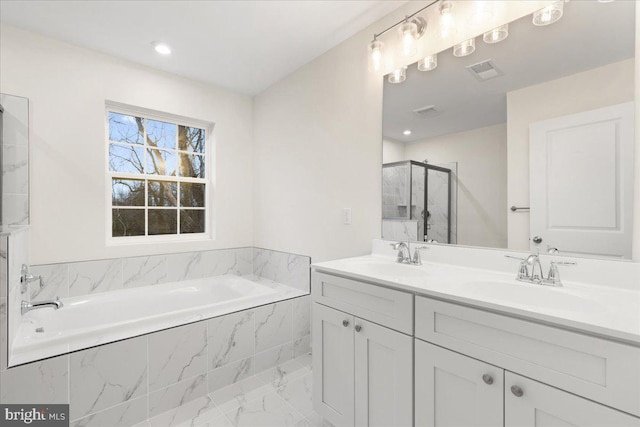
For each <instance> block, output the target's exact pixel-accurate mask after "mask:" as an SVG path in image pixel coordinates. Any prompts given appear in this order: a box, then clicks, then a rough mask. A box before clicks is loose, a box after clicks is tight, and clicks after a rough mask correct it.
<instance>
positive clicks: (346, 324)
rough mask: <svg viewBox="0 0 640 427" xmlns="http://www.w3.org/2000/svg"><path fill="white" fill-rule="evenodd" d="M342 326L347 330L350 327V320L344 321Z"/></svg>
mask: <svg viewBox="0 0 640 427" xmlns="http://www.w3.org/2000/svg"><path fill="white" fill-rule="evenodd" d="M342 326H344V327H345V328H346V327H347V326H349V321H348V320H343V321H342Z"/></svg>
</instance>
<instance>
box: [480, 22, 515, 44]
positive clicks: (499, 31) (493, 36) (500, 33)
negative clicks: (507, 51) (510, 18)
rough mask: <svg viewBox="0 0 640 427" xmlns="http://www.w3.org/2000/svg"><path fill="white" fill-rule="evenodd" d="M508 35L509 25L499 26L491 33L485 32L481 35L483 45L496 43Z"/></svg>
mask: <svg viewBox="0 0 640 427" xmlns="http://www.w3.org/2000/svg"><path fill="white" fill-rule="evenodd" d="M508 35H509V24H504V25H501V26H499V27H497V28H494V29H493V30H491V31H487V32H486V33H484V34H483V35H482V40H484V42H485V43H498V42H501V41H502V40H504V39H506V38H507V36H508Z"/></svg>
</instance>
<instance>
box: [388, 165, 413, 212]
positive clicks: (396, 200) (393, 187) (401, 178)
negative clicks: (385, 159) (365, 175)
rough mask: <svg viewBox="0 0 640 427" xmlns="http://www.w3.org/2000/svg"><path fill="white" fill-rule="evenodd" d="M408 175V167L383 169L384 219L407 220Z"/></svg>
mask: <svg viewBox="0 0 640 427" xmlns="http://www.w3.org/2000/svg"><path fill="white" fill-rule="evenodd" d="M408 173H409V167H408V165H401V166H395V167H385V168H383V169H382V218H407V203H408V200H407V197H408V195H409V191H408V188H407V180H408V175H407V174H408Z"/></svg>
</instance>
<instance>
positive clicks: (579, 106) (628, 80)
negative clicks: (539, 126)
mask: <svg viewBox="0 0 640 427" xmlns="http://www.w3.org/2000/svg"><path fill="white" fill-rule="evenodd" d="M634 63H635V60H634V59H628V60H625V61H620V62H616V63H613V64H609V65H605V66H603V67H598V68H595V69H593V70H589V71H584V72H582V73H578V74H574V75H571V76H567V77H563V78H560V79H557V80H552V81H549V82H545V83H542V84H539V85H535V86H530V87H527V88H524V89H519V90H516V91H513V92H509V93H508V94H507V117H508V120H507V140H508V200H507V205H505V210H506V208H507V206H512V205H515V206H529V124H531V123H533V122H537V121H540V120H546V119H551V118H554V117H558V116H563V115H567V114H573V113H579V112H582V111H589V110H593V109H596V108H601V107H606V106H609V105H614V104H620V103H623V102H628V101H633V99H634V79H635V77H634ZM549 100H552V102H550V101H549ZM639 167H640V164H638V165H636V170H638V168H639ZM639 215H640V214H638V215H636V216H639ZM508 218H509V219H508V228H509V233H508V240H509V242H508V245H509V246H508V247H509V249H512V250H529V240H528V239H529V214H527V213H522V212H517V213H512V212H510V211H509V216H508ZM638 226H640V221H639V222H638ZM636 228H638V227H636Z"/></svg>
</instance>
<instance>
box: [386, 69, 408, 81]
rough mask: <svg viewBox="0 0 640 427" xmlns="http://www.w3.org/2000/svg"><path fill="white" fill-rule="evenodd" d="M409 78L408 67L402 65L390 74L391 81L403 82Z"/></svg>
mask: <svg viewBox="0 0 640 427" xmlns="http://www.w3.org/2000/svg"><path fill="white" fill-rule="evenodd" d="M406 79H407V67H400V68H397V69H395V70H393V72H392V73H391V74H389V78H388V80H389V83H402V82H403V81H405V80H406Z"/></svg>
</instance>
